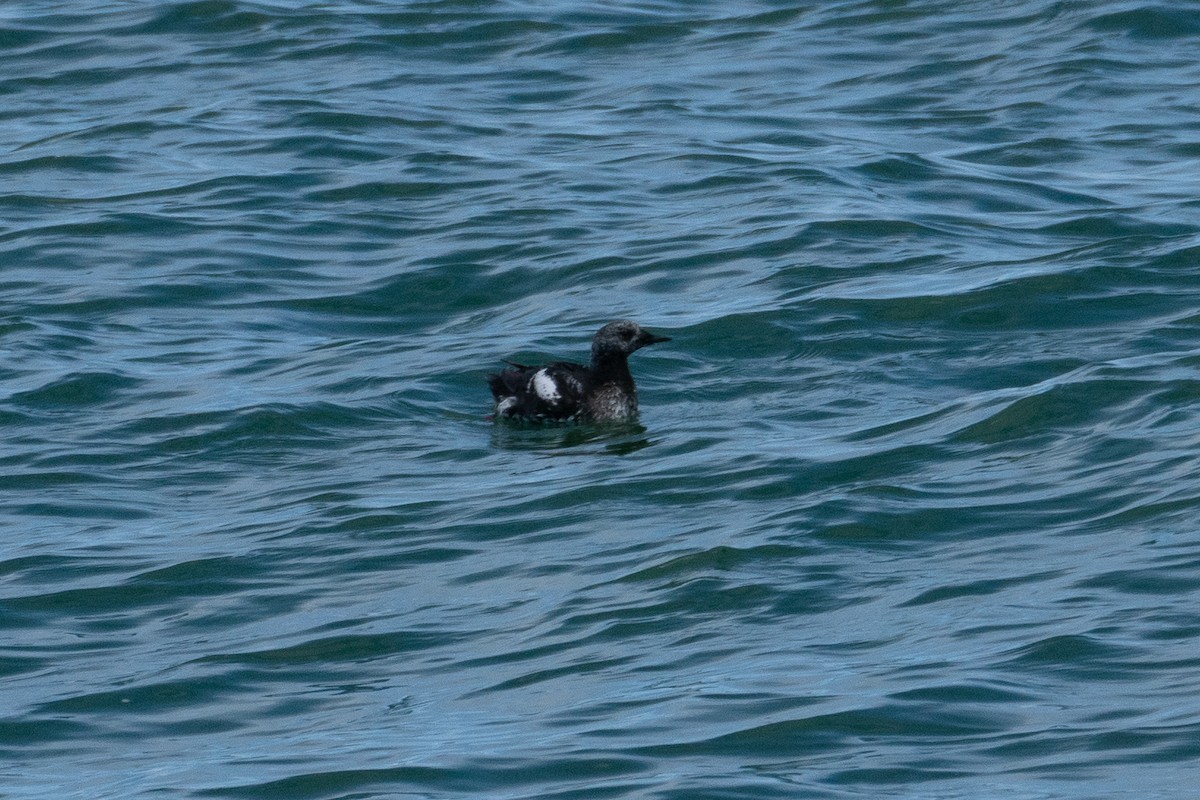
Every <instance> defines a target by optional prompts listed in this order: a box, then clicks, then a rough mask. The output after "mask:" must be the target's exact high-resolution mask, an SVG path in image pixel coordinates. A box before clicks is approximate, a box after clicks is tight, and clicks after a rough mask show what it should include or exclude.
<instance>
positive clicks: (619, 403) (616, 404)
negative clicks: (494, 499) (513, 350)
mask: <svg viewBox="0 0 1200 800" xmlns="http://www.w3.org/2000/svg"><path fill="white" fill-rule="evenodd" d="M669 341H671V340H670V338H668V337H666V336H655V335H654V334H652V333H650V332H649V331H646V330H643V329H642V328H641V326H639V325H638V324H637V323H636V322H631V321H630V320H620V321H618V322H610V323H608V324H607V325H605V326H604V327H603V328H601V329H600V331H599V332H598V333H597V334H596V336H595V337H594V338H593V339H592V362H591V364H590V365H589V366H586V367H585V366H584V365H582V364H575V363H573V362H570V361H555V362H553V363H550V364H546V365H544V366H537V367H527V366H525V365H524V364H515V363H513V362H511V361H506V362H505V363H506V364H508V365H509V368H508V369H506V370H504V371H502V372H499V373H496V374H494V375H489V376H488V384H489V385H490V386H491V387H492V396H493V397H495V399H496V417H497V418H500V417H506V418H512V419H526V420H539V421H540V420H571V419H590V420H594V421H598V422H609V421H619V420H626V419H631V418H633V417H634V416H636V415H637V410H638V402H637V387H636V386H634V384H633V375H632V374H630V372H629V362H628V360H627V359H628V358H629V356H630V354H631V353H633V352H634V351H636V350H638V349H640V348H642V347H645V346H646V345H648V344H654V343H655V342H669Z"/></svg>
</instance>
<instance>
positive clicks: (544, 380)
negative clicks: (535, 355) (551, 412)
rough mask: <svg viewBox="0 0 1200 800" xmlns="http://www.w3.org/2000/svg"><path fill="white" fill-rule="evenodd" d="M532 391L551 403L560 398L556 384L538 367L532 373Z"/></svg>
mask: <svg viewBox="0 0 1200 800" xmlns="http://www.w3.org/2000/svg"><path fill="white" fill-rule="evenodd" d="M533 391H535V392H537V396H538V397H540V398H542V400H544V401H546V402H547V403H550V404H551V405H553V404H554V403H557V402H558V401H559V400H561V399H562V395H561V394H559V391H558V384H557V383H556V382H555V380H554V378H552V377H550V374H549V373H548V372H546V370H544V369H539V370H538V371H537V372H535V373H534V374H533Z"/></svg>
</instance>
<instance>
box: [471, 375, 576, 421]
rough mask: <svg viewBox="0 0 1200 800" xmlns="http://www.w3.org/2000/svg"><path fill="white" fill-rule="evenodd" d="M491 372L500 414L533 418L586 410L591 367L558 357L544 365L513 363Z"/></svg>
mask: <svg viewBox="0 0 1200 800" xmlns="http://www.w3.org/2000/svg"><path fill="white" fill-rule="evenodd" d="M509 363H510V364H511V366H510V367H509V368H508V369H505V370H502V371H501V372H498V373H495V374H492V375H489V376H488V385H489V386H490V387H491V389H492V396H493V397H494V398H495V399H496V416H498V417H512V418H522V419H530V420H564V419H572V418H574V417H577V416H579V415H580V414H581V413H582V412H586V410H587V405H586V400H587V392H588V386H589V383H590V375H589V370H588V368H587V367H585V366H583V365H582V364H575V363H573V362H570V361H555V362H553V363H551V364H546V365H545V366H540V367H528V366H525V365H524V364H512V362H509Z"/></svg>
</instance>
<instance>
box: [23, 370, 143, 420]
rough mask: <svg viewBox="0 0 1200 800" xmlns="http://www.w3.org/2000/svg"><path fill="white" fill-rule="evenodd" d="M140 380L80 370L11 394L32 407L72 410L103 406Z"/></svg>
mask: <svg viewBox="0 0 1200 800" xmlns="http://www.w3.org/2000/svg"><path fill="white" fill-rule="evenodd" d="M142 383H143V382H142V381H139V380H137V379H136V378H132V377H130V376H127V375H119V374H116V373H111V372H80V373H75V374H72V375H67V376H65V377H63V378H59V379H57V380H54V381H51V382H50V383H48V384H46V385H44V386H42V387H40V388H38V389H32V390H29V391H25V392H17V393H16V394H14V395H12V397H11V402H14V403H17V404H18V405H21V406H24V407H25V408H28V409H30V410H31V411H39V412H42V411H56V410H73V409H78V408H86V407H89V406H105V405H110V404H112V403H114V402H117V401H118V400H119V399H120V398H121V396H122V395H123V394H125V393H128V392H130V391H131V390H133V389H135V388H136V387H138V386H140V385H142Z"/></svg>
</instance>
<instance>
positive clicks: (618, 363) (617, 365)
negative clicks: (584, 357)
mask: <svg viewBox="0 0 1200 800" xmlns="http://www.w3.org/2000/svg"><path fill="white" fill-rule="evenodd" d="M592 376H593V377H594V378H595V380H596V383H598V384H602V383H615V384H618V385H620V386H633V375H632V374H630V372H629V360H628V357H627V356H625V355H624V354H622V353H613V354H609V353H605V354H603V355H593V356H592Z"/></svg>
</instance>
